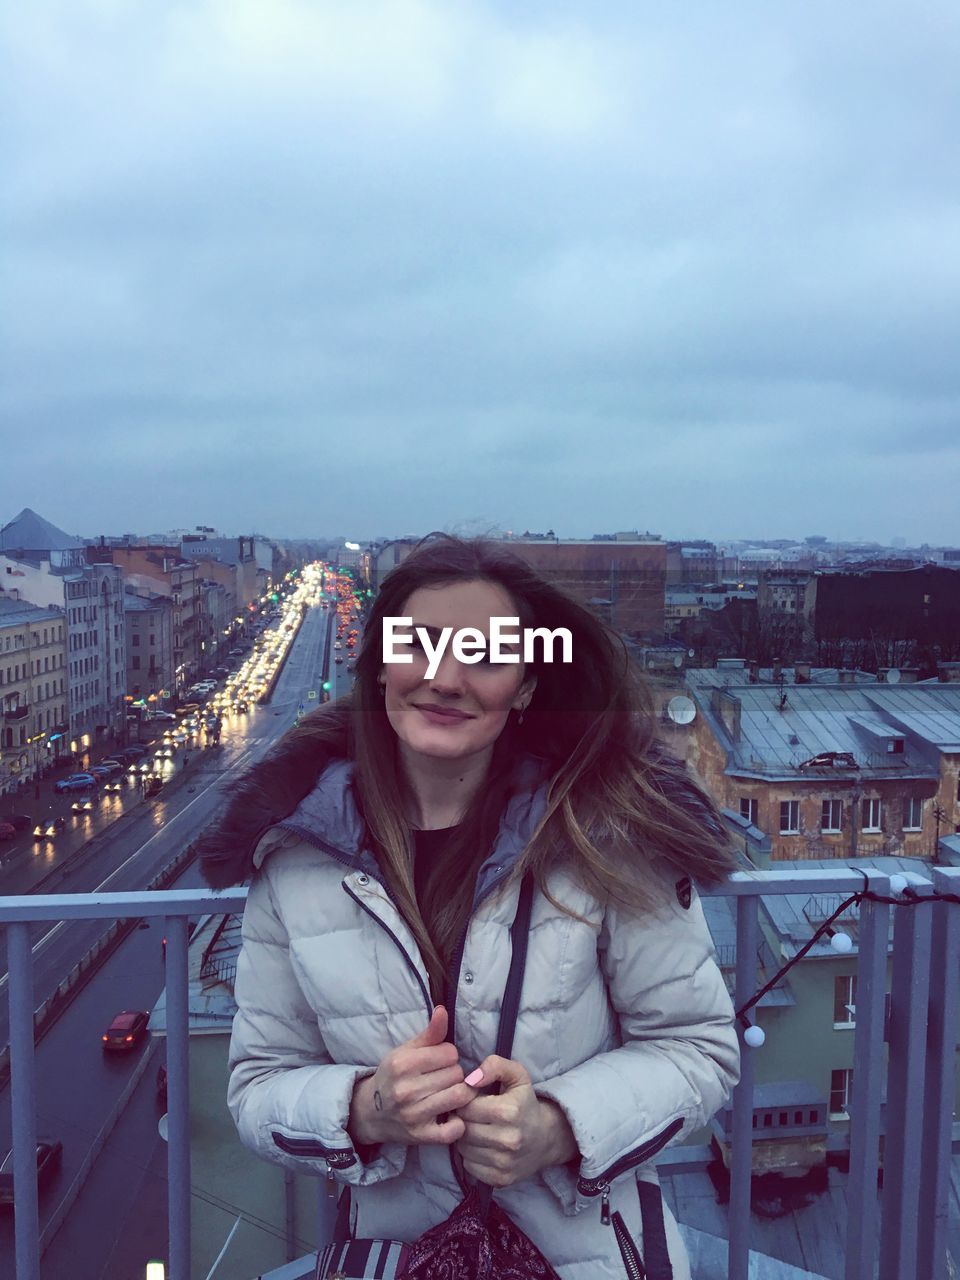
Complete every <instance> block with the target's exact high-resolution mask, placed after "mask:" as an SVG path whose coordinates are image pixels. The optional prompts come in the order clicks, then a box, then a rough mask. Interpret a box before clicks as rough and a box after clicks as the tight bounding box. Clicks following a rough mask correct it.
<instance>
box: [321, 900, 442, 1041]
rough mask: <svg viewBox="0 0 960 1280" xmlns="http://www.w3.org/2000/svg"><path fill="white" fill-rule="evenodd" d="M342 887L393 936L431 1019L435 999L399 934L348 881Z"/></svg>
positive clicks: (371, 917) (428, 1017) (389, 935)
mask: <svg viewBox="0 0 960 1280" xmlns="http://www.w3.org/2000/svg"><path fill="white" fill-rule="evenodd" d="M341 887H342V888H343V891H344V893H346V894H347V895H348V896H349V897H351V898H352V899H353V900H354V902H355V903H356V904H357V906H358V907H360V909H361V910H362V911H365V912H366V913H367V915H368V916H369V917H370V919H371V920H376V922H377V924H378V925H379V926H380V928H381V929H382V930H383V931H384V933H386V934H387V936H388V937H389V938H392V939H393V941H394V942H395V943H396V944H397V949H398V950H399V952H400V954H401V955H402V956H403V958H404V960H406V962H407V968H408V969H409V970H410V972H411V973H412V974H413V976H414V977H415V978H416V980H417V982H418V983H419V984H420V991H421V992H422V994H423V1001H424V1004H425V1005H426V1006H427V1020H428V1021H429V1019H430V1018H432V1017H433V1001H432V1000H431V999H430V992H429V991H428V990H427V984H426V983H425V982H424V980H423V978H422V977H421V975H420V970H419V969H418V968H417V966H416V965H415V964H414V962H413V957H412V956H411V955H410V953H409V952H408V951H407V949H406V948H405V947H404V945H403V943H402V942H401V941H400V939H399V938H398V937H397V935H396V934H395V933H394V932H393V930H392V929H391V928H390V926H389V925H388V924H385V923H384V921H383V920H381V919H380V917H379V916H378V915H377V913H376V912H375V911H371V910H370V908H369V907H368V906H367V904H366V903H365V902H362V901H361V900H360V899H359V898H358V897H357V895H356V894H355V893H354V892H353V890H352V889H351V888H350V886H349V885H348V884H347V882H346V881H344V882H343V885H342V886H341Z"/></svg>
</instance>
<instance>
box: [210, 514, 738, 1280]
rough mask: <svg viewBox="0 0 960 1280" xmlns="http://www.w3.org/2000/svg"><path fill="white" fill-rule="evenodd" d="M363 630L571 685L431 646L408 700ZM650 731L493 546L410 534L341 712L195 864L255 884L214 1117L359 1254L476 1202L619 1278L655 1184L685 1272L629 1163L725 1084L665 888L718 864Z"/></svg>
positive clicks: (291, 750)
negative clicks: (556, 640)
mask: <svg viewBox="0 0 960 1280" xmlns="http://www.w3.org/2000/svg"><path fill="white" fill-rule="evenodd" d="M385 617H387V618H411V619H412V621H413V625H414V627H421V628H424V629H425V630H426V633H427V635H428V637H430V639H431V645H428V646H426V650H429V648H430V647H432V645H434V644H435V643H436V637H437V636H438V635H439V634H440V633H441V632H442V629H443V628H447V627H450V628H452V629H453V631H454V632H457V631H459V630H460V629H462V628H475V629H476V630H477V631H479V632H480V633H481V634H482V635H483V636H485V637H486V636H489V635H490V631H491V625H492V623H491V619H494V618H518V619H519V629H521V633H523V632H525V630H526V629H527V628H535V627H539V628H546V629H548V630H550V631H553V630H554V629H556V628H566V629H567V631H569V633H570V636H571V641H572V643H571V652H570V654H569V658H570V660H569V661H566V662H565V661H562V660H561V658H562V654H561V652H560V649H559V647H557V649H556V650H555V652H554V654H553V659H554V660H553V661H552V662H548V661H545V660H544V655H543V652H542V650H541V648H540V647H539V645H538V646H537V649H536V654H535V657H534V660H532V661H530V662H528V663H524V662H523V661H518V662H515V663H513V662H491V661H488V660H483V661H480V662H477V663H468V662H466V661H463V660H461V658H462V657H463V654H462V653H461V655H460V657H458V656H457V654H456V653H455V652H454V650H453V648H452V646H451V645H448V647H447V648H446V649H445V651H444V653H443V657H442V658H441V660H440V662H439V666H437V667H436V669H435V670H434V671H433V673H432V675H428V666H429V653H428V652H427V651H426V650H425V648H424V646H421V645H420V644H419V643H417V644H416V645H414V646H413V647H412V648H408V649H407V650H406V652H408V653H411V654H412V658H413V661H412V662H408V663H398V662H385V661H384V660H383V659H384V650H383V644H382V636H383V628H382V621H383V619H384V618H385ZM517 656H518V657H522V654H520V653H519V652H518V653H517ZM653 730H654V715H653V711H652V706H651V702H650V699H649V694H648V693H647V692H646V691H645V689H644V687H643V686H642V684H641V683H640V682H639V679H638V677H637V676H636V675H635V674H634V672H633V670H632V668H631V666H630V663H629V661H628V658H627V655H626V651H625V649H624V646H623V645H622V643H621V642H620V641H619V640H618V639H617V638H616V636H614V635H613V634H612V633H611V632H610V631H608V630H607V629H606V628H605V627H604V626H603V625H602V624H601V623H599V622H598V621H597V620H596V619H595V618H594V616H593V615H592V614H591V613H590V612H589V610H587V609H586V608H584V607H583V606H581V605H580V604H578V603H576V602H575V601H573V600H572V599H570V598H569V597H568V596H567V595H566V594H564V593H563V592H562V591H560V590H558V589H556V588H555V587H553V586H552V585H551V584H550V583H549V582H547V581H546V580H545V579H544V578H543V577H542V576H540V575H539V574H537V573H535V572H534V571H533V570H531V569H530V568H529V567H527V566H526V564H525V563H524V562H523V561H522V560H520V559H519V557H517V556H515V555H514V554H512V553H511V552H510V551H509V550H508V549H506V548H504V547H503V546H502V545H501V544H498V543H494V542H489V541H484V540H474V541H461V540H459V539H455V538H451V537H447V536H446V535H443V536H439V537H437V536H433V537H431V539H429V540H425V542H423V543H421V544H420V546H419V547H418V548H416V549H415V550H414V551H413V552H412V553H411V555H410V556H409V558H408V559H407V560H405V561H404V562H403V563H402V564H401V565H400V566H398V567H397V568H395V569H394V570H393V571H392V572H391V573H390V574H389V575H388V576H387V578H386V580H385V581H384V583H383V586H382V588H381V590H380V593H379V595H378V597H377V599H376V601H375V603H374V606H373V608H372V610H371V615H370V618H369V621H368V623H367V627H366V630H365V634H364V638H363V642H362V645H361V650H360V654H359V657H358V660H357V664H356V681H355V685H354V689H353V693H352V695H351V696H350V698H347V699H341V700H340V701H338V702H336V703H333V704H331V705H329V706H326V707H322V708H320V709H319V710H317V711H316V712H314V713H312V714H311V715H310V716H308V717H307V718H306V719H305V720H304V721H303V722H302V723H301V724H300V725H299V727H298V728H296V729H294V730H293V731H291V732H290V733H288V734H287V735H286V737H285V738H284V739H283V740H282V741H281V743H280V744H279V746H278V747H277V748H276V749H275V750H274V751H273V753H272V754H271V755H270V756H269V757H268V758H267V759H266V760H265V761H264V762H263V763H262V764H261V765H259V766H258V767H257V768H256V769H255V770H254V771H253V773H252V774H250V775H248V776H247V777H246V778H245V779H244V780H243V781H242V783H241V784H240V785H239V787H238V788H237V790H236V793H235V795H234V797H233V799H232V802H231V805H230V808H229V811H228V813H227V815H226V818H225V820H224V821H222V822H221V823H220V825H219V827H218V830H217V833H216V835H214V836H211V837H209V838H208V839H207V841H206V844H205V848H204V849H203V865H204V869H205V875H206V878H207V880H208V882H209V883H210V884H211V885H214V886H216V887H223V886H225V885H227V884H230V883H235V882H240V881H243V880H244V879H246V878H247V877H252V880H251V884H250V891H249V896H248V899H247V904H246V910H245V913H244V921H243V947H242V950H241V953H240V957H239V960H238V965H237V978H236V1000H237V1005H238V1012H237V1015H236V1019H235V1022H234V1028H233V1038H232V1041H231V1047H230V1070H231V1076H230V1085H229V1095H228V1105H229V1107H230V1109H231V1112H232V1114H233V1116H234V1119H235V1120H236V1123H237V1126H238V1129H239V1132H240V1136H241V1138H242V1140H243V1141H244V1142H245V1143H246V1144H247V1145H248V1146H249V1147H250V1148H251V1149H252V1150H254V1151H255V1152H257V1154H259V1155H261V1156H263V1157H265V1158H267V1159H269V1160H273V1161H275V1162H277V1163H278V1164H281V1165H283V1166H285V1167H286V1168H289V1169H292V1170H294V1171H295V1172H297V1173H314V1174H319V1175H323V1176H327V1177H329V1178H331V1179H334V1180H336V1181H337V1182H339V1183H343V1184H346V1185H347V1186H349V1188H350V1194H351V1201H352V1205H351V1210H352V1224H353V1228H354V1231H355V1234H356V1235H357V1236H363V1237H379V1238H390V1239H395V1240H407V1241H412V1240H415V1239H416V1238H417V1236H419V1235H420V1234H421V1233H422V1232H424V1231H425V1230H426V1229H427V1228H429V1227H432V1226H434V1225H435V1224H436V1223H439V1222H441V1221H443V1219H444V1218H446V1217H447V1215H448V1214H449V1213H450V1212H451V1211H452V1210H453V1208H454V1207H455V1206H456V1205H457V1204H458V1203H459V1202H460V1200H461V1198H462V1194H463V1192H462V1187H463V1186H465V1185H468V1184H469V1182H470V1181H471V1180H476V1181H479V1182H482V1183H486V1184H488V1185H490V1186H492V1187H494V1188H496V1192H495V1195H496V1198H497V1200H498V1202H499V1203H500V1204H501V1205H502V1207H503V1208H504V1209H505V1210H506V1211H507V1213H509V1215H510V1216H511V1217H512V1218H513V1219H514V1221H515V1222H516V1223H517V1225H518V1226H519V1227H520V1228H521V1229H522V1230H523V1231H524V1232H526V1234H527V1235H528V1236H529V1237H530V1239H531V1240H533V1242H534V1243H535V1244H536V1245H537V1246H538V1247H539V1248H540V1250H541V1251H542V1252H543V1254H544V1255H545V1256H546V1257H547V1258H548V1260H549V1261H550V1262H551V1263H552V1265H553V1266H554V1268H555V1269H556V1270H557V1272H558V1273H559V1275H560V1276H561V1277H562V1278H563V1280H602V1278H605V1277H611V1278H612V1277H618V1280H622V1277H624V1276H625V1275H627V1274H628V1272H627V1270H626V1267H625V1262H624V1258H623V1255H622V1251H621V1235H622V1232H621V1230H620V1228H621V1227H623V1226H625V1227H626V1229H627V1230H628V1231H629V1232H630V1234H631V1236H632V1237H633V1239H634V1240H635V1241H636V1243H637V1245H638V1246H639V1247H640V1248H641V1251H642V1249H643V1241H644V1228H646V1232H647V1238H648V1241H649V1240H650V1239H652V1238H653V1236H654V1235H655V1228H656V1227H657V1222H656V1220H654V1221H653V1223H652V1224H651V1220H650V1212H649V1206H650V1203H651V1191H650V1188H651V1187H652V1188H654V1189H655V1194H654V1195H653V1202H654V1211H653V1213H654V1219H656V1217H657V1215H662V1220H661V1222H660V1225H659V1230H660V1233H661V1236H662V1235H663V1234H664V1233H665V1239H666V1248H667V1249H668V1251H669V1258H670V1263H671V1264H672V1269H673V1276H674V1278H675V1280H682V1278H683V1277H687V1276H689V1264H688V1261H687V1257H686V1253H685V1250H684V1247H683V1243H682V1240H681V1238H680V1235H679V1232H678V1230H677V1227H676V1223H675V1221H674V1219H673V1217H672V1215H671V1214H670V1212H669V1210H668V1209H667V1208H666V1207H665V1206H663V1204H662V1199H661V1197H660V1195H659V1184H658V1182H657V1174H656V1169H655V1165H654V1158H655V1157H656V1156H657V1154H658V1153H659V1152H661V1151H662V1150H663V1149H664V1147H666V1146H668V1145H670V1144H672V1143H676V1142H678V1141H681V1140H682V1139H683V1138H684V1137H685V1136H686V1135H687V1134H689V1133H691V1132H692V1131H694V1130H697V1129H699V1128H701V1127H702V1126H703V1125H704V1124H706V1122H707V1121H708V1119H709V1118H710V1116H711V1115H713V1113H714V1112H715V1111H716V1110H717V1109H718V1108H719V1107H720V1106H721V1105H722V1104H723V1103H724V1102H725V1101H726V1099H727V1098H728V1096H729V1094H730V1092H731V1090H732V1088H733V1086H734V1085H735V1084H736V1082H737V1080H738V1079H739V1042H738V1037H737V1031H736V1027H735V1022H734V1012H733V1007H732V1004H731V1001H730V997H729V995H728V993H727V990H726V987H725V985H724V982H723V978H722V976H721V974H720V971H719V969H718V967H717V965H716V963H715V958H714V950H713V945H712V942H711V938H710V935H709V932H708V930H707V927H706V923H705V921H704V916H703V911H702V907H701V904H700V901H699V897H698V895H697V891H696V888H695V887H694V886H693V884H692V881H697V882H699V883H700V884H701V885H715V884H718V883H720V882H722V881H723V880H724V879H725V877H726V876H727V874H728V873H729V872H730V871H731V870H733V869H734V868H735V866H736V862H735V857H734V855H733V853H732V852H731V849H730V846H729V845H728V843H727V840H726V837H725V834H724V828H723V825H722V822H721V820H720V819H719V817H718V815H717V814H716V812H715V810H714V809H713V808H712V806H711V805H710V803H709V801H708V800H707V799H706V797H705V796H704V795H703V794H702V793H701V792H700V791H699V790H698V789H697V788H696V787H695V786H694V785H693V784H692V783H691V782H690V781H689V780H688V778H687V775H686V773H685V772H684V770H683V769H682V767H681V766H680V765H678V764H676V762H673V761H670V760H669V759H668V758H667V757H666V756H665V755H663V754H662V753H661V752H660V751H659V750H658V749H657V747H656V746H655V743H654V738H653ZM527 871H530V872H531V873H532V874H533V875H534V877H535V879H536V884H537V886H538V888H537V892H536V895H535V899H534V906H533V915H532V921H531V927H530V935H529V950H528V955H527V963H526V972H525V979H524V984H523V990H522V998H521V1002H520V1010H519V1015H518V1019H517V1028H516V1036H515V1039H514V1048H513V1057H512V1059H510V1060H504V1059H499V1058H496V1057H494V1056H493V1049H494V1046H495V1043H496V1036H497V1025H498V1019H499V1010H500V1001H501V998H502V995H503V991H504V985H505V982H506V975H507V969H508V967H509V962H510V955H511V946H510V937H509V929H510V925H511V923H512V922H513V919H514V915H515V913H516V908H517V899H518V894H519V885H520V881H521V879H522V878H523V875H524V873H525V872H527ZM493 1084H499V1085H500V1092H499V1093H496V1094H491V1093H490V1092H489V1086H491V1085H493ZM638 1179H639V1180H640V1183H641V1184H645V1185H644V1186H642V1187H640V1188H638V1184H637V1180H638ZM640 1190H643V1191H644V1203H645V1207H646V1210H647V1212H646V1213H645V1214H641V1206H640V1194H639V1192H640ZM617 1213H619V1214H620V1215H621V1216H620V1219H617V1218H616V1214H617ZM611 1222H613V1223H614V1224H615V1227H616V1229H614V1228H613V1227H612V1226H611Z"/></svg>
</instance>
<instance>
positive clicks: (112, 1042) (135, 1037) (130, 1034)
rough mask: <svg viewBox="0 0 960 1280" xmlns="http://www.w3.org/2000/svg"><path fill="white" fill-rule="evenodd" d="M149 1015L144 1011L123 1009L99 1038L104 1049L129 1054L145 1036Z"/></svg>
mask: <svg viewBox="0 0 960 1280" xmlns="http://www.w3.org/2000/svg"><path fill="white" fill-rule="evenodd" d="M149 1025H150V1014H149V1013H148V1012H147V1011H146V1010H145V1009H124V1011H123V1012H122V1013H118V1014H117V1016H116V1017H115V1018H114V1020H113V1021H112V1022H111V1023H110V1025H109V1027H107V1029H106V1031H105V1032H104V1033H103V1035H102V1036H101V1037H100V1038H101V1040H102V1042H103V1047H104V1049H110V1050H116V1051H117V1052H119V1053H129V1052H130V1051H131V1050H132V1049H135V1048H136V1047H137V1045H138V1044H139V1042H140V1041H141V1040H142V1039H143V1038H144V1036H145V1035H146V1034H147V1028H148V1027H149Z"/></svg>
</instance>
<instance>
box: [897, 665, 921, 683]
mask: <svg viewBox="0 0 960 1280" xmlns="http://www.w3.org/2000/svg"><path fill="white" fill-rule="evenodd" d="M919 679H920V668H919V667H901V668H900V683H901V684H916V683H917V681H918V680H919Z"/></svg>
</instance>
